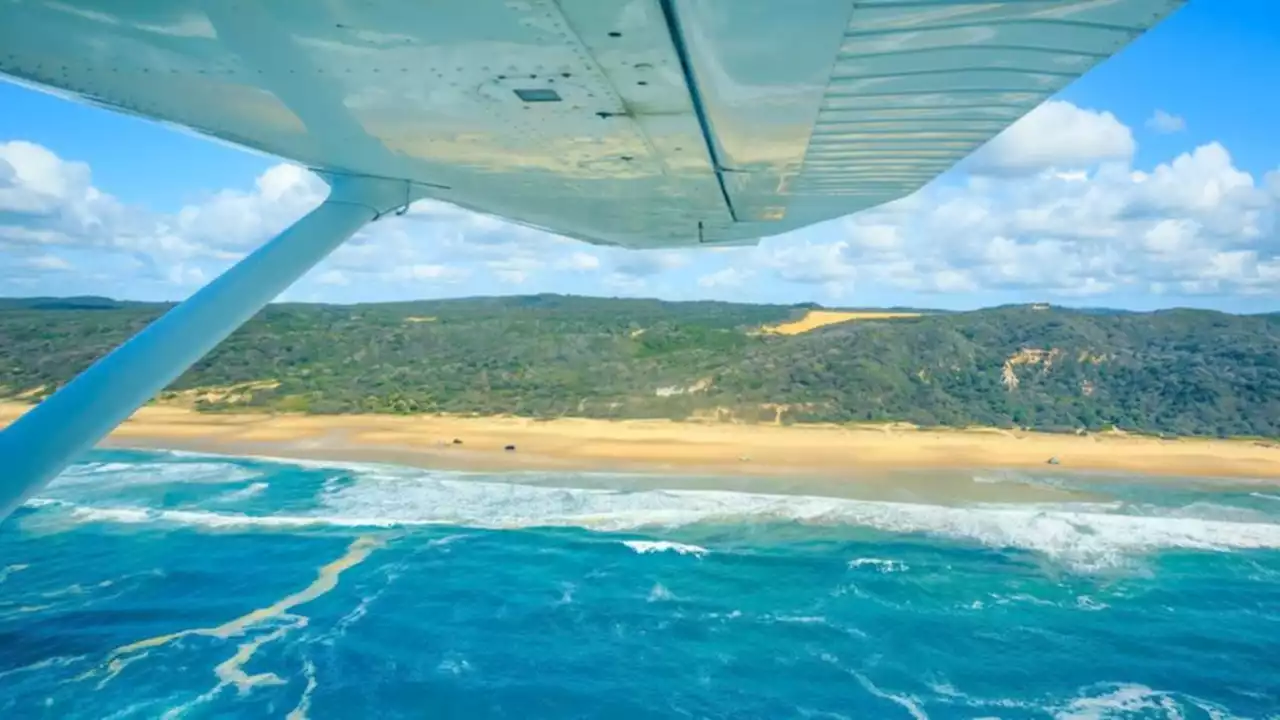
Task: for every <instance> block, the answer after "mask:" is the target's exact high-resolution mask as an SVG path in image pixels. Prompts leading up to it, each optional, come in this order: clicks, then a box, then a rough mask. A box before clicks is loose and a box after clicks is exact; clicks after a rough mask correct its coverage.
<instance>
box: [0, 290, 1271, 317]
mask: <svg viewBox="0 0 1280 720" xmlns="http://www.w3.org/2000/svg"><path fill="white" fill-rule="evenodd" d="M539 297H554V298H565V299H572V300H604V301H620V302H661V303H668V304H673V305H682V304H695V303H719V304H724V305H738V306H747V307H787V308H796V309H802V308H803V309H809V310H826V311H837V312H845V311H848V312H857V311H911V312H918V313H920V314H921V315H928V314H939V315H956V314H962V313H978V312H986V311H990V310H1002V309H1007V308H1033V309H1040V310H1057V311H1066V312H1076V313H1084V314H1098V313H1103V314H1107V313H1109V314H1128V315H1152V314H1156V313H1168V312H1205V313H1216V314H1219V315H1231V316H1237V317H1258V316H1267V315H1277V314H1280V310H1260V311H1253V312H1234V311H1231V310H1219V309H1217V308H1204V307H1191V306H1184V305H1171V306H1168V307H1159V308H1153V309H1150V310H1131V309H1128V308H1122V307H1111V306H1106V305H1079V306H1072V305H1060V304H1058V303H1053V302H1038V301H1026V302H1015V303H1002V304H999V305H983V306H980V307H973V308H967V309H962V310H953V309H949V308H941V307H929V306H924V305H851V304H840V305H831V304H823V303H820V302H816V301H807V300H806V301H800V302H793V303H786V302H773V303H771V302H744V301H737V300H721V299H715V298H707V299H693V300H669V299H667V298H661V297H645V296H617V295H614V296H609V295H583V294H577V293H564V292H534V293H517V294H506V295H460V296H456V297H436V298H407V299H403V300H372V301H368V300H356V301H347V302H343V301H334V300H280V299H276V300H273V301H271V302H270V303H268V304H267V307H271V306H280V305H315V306H327V307H355V306H358V305H409V304H414V303H438V302H466V301H468V300H519V299H528V298H539ZM39 300H46V301H54V302H58V301H61V302H67V301H81V302H88V301H106V302H110V303H118V304H121V305H124V304H137V305H174V304H177V303H179V302H181V298H179V299H172V300H133V299H128V298H116V297H109V296H105V295H0V304H3V303H6V302H24V301H25V302H32V301H39ZM2 309H4V308H3V307H0V310H2ZM32 309H52V308H32ZM58 309H76V310H89V309H92V308H87V307H86V308H58ZM105 309H113V308H105ZM894 319H899V318H894Z"/></svg>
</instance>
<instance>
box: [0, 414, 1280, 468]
mask: <svg viewBox="0 0 1280 720" xmlns="http://www.w3.org/2000/svg"><path fill="white" fill-rule="evenodd" d="M29 407H30V405H27V404H23V403H15V402H0V426H4V425H7V424H8V423H9V422H12V421H13V420H15V419H16V418H17V417H19V416H20V415H21V414H22V413H23V412H25V411H26V410H27V409H29ZM103 446H104V447H132V448H149V449H168V450H186V451H193V452H208V453H216V454H225V455H257V456H271V457H280V458H294V459H311V460H326V461H350V462H376V463H389V464H397V465H409V466H417V467H441V468H450V469H474V470H484V471H515V470H564V471H593V470H598V471H620V472H654V473H677V474H686V475H687V474H719V475H752V476H765V477H768V476H773V477H779V476H790V475H810V476H824V477H828V478H831V479H839V478H840V477H844V476H859V475H863V476H865V475H866V474H868V473H886V472H893V471H910V470H958V469H994V470H1014V471H1029V470H1040V471H1045V470H1049V469H1052V470H1054V471H1059V470H1060V471H1070V472H1073V473H1074V472H1109V473H1124V474H1136V475H1149V476H1165V477H1214V478H1230V479H1240V480H1245V479H1251V480H1257V481H1263V482H1267V483H1268V484H1280V446H1278V445H1277V444H1275V443H1268V442H1262V441H1250V440H1243V439H1241V440H1217V439H1202V438H1178V439H1162V438H1152V437H1145V436H1129V435H1124V434H1122V433H1101V434H1090V435H1057V434H1048V433H1035V432H1021V431H1007V430H999V429H985V428H974V429H934V428H929V429H917V428H914V427H911V426H907V425H902V424H890V425H878V426H871V425H862V426H834V425H792V426H777V425H739V424H729V423H698V422H679V421H667V420H591V419H579V418H562V419H554V420H534V419H528V418H517V417H449V416H427V415H423V416H393V415H290V414H266V413H200V412H196V411H195V410H192V409H190V408H184V407H173V406H164V405H153V406H148V407H144V408H142V409H141V410H139V411H138V412H137V413H136V414H135V415H134V416H133V417H132V418H130V419H129V420H128V421H126V422H125V423H124V424H122V425H121V426H120V427H119V428H117V429H116V431H115V432H113V433H112V434H111V436H110V437H109V438H108V439H107V441H105V442H104V443H103ZM508 446H512V447H514V450H507V449H506V448H507V447H508ZM1050 458H1056V459H1057V460H1058V463H1059V464H1050V463H1049V459H1050Z"/></svg>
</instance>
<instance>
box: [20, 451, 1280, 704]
mask: <svg viewBox="0 0 1280 720" xmlns="http://www.w3.org/2000/svg"><path fill="white" fill-rule="evenodd" d="M1050 470H1052V471H1054V472H1049V471H1050ZM1057 470H1058V469H1057V468H1046V472H1044V473H1009V472H1005V473H985V474H984V473H974V474H972V475H971V476H969V475H965V476H960V475H957V477H956V479H954V482H957V483H972V484H974V485H996V486H1008V488H1009V489H1010V491H1013V490H1015V489H1017V488H1019V487H1031V486H1036V487H1047V488H1051V489H1053V490H1054V491H1058V492H1063V493H1066V494H1067V496H1068V497H1071V498H1074V499H1070V500H1064V501H1059V502H1036V503H1028V502H987V501H983V502H973V501H951V502H946V503H941V504H939V503H936V502H935V503H930V502H928V500H929V498H926V497H920V498H914V499H910V501H902V500H895V501H886V500H877V499H859V498H851V497H822V496H820V495H817V494H804V493H797V492H794V491H793V492H789V494H768V493H764V492H757V491H755V490H754V489H753V490H752V491H743V490H740V489H725V488H726V487H727V486H726V485H725V484H719V485H718V484H717V483H716V481H715V479H710V478H702V479H688V478H671V477H667V478H663V477H658V476H639V475H616V476H614V475H605V474H599V473H595V474H575V473H559V474H556V473H546V472H541V473H528V472H526V473H475V472H453V471H437V470H423V469H412V468H400V467H392V466H378V465H357V464H343V463H329V462H299V461H285V460H270V459H250V458H231V457H223V456H213V455H196V454H183V453H173V452H153V451H147V452H144V451H127V450H110V451H102V450H100V451H95V452H94V453H93V454H92V455H91V456H90V457H89V458H87V459H86V460H85V461H84V462H81V463H79V464H77V465H75V466H73V467H72V468H70V469H69V470H68V471H67V472H66V473H65V474H63V475H62V476H61V477H60V478H59V479H58V480H57V481H55V483H54V484H52V485H51V486H50V487H48V488H47V489H46V490H45V491H43V492H42V493H41V494H40V496H39V497H38V498H36V499H34V500H33V501H31V502H29V503H28V504H27V505H26V506H25V507H23V508H22V509H20V510H19V511H18V513H17V514H15V515H14V516H13V517H11V518H10V519H9V520H8V521H7V522H6V523H4V524H3V525H2V526H0V717H4V718H94V719H95V720H97V719H101V718H157V717H191V718H260V717H261V718H268V717H269V718H291V719H295V720H296V719H298V718H307V717H310V718H372V717H379V718H421V717H432V718H806V719H819V718H821V719H832V720H834V719H838V718H850V719H854V718H908V719H915V720H919V719H921V718H1061V719H1067V718H1078V719H1083V718H1170V719H1173V718H1182V719H1190V718H1268V717H1269V718H1280V491H1277V490H1275V489H1274V488H1269V487H1267V486H1265V485H1262V484H1249V483H1246V482H1226V481H1193V480H1175V479H1168V480H1165V481H1161V482H1151V481H1141V480H1135V479H1129V478H1124V477H1108V476H1099V475H1094V476H1082V475H1081V476H1073V475H1070V474H1067V473H1064V472H1056V471H1057ZM672 488H681V489H672ZM691 488H692V489H691ZM988 489H989V488H988ZM997 489H998V488H997Z"/></svg>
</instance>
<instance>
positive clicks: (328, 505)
mask: <svg viewBox="0 0 1280 720" xmlns="http://www.w3.org/2000/svg"><path fill="white" fill-rule="evenodd" d="M156 465H157V466H159V467H163V468H164V469H163V470H161V471H160V473H161V475H162V477H164V478H166V479H167V480H169V481H172V482H190V480H189V479H188V477H196V478H204V479H205V480H204V481H206V482H211V481H215V480H213V476H216V473H219V472H229V473H232V475H231V476H232V477H236V478H238V481H243V480H244V479H245V477H244V475H243V473H245V472H248V471H245V470H243V469H242V468H236V467H235V466H233V465H223V464H206V463H171V464H167V466H166V465H165V464H163V463H158V464H156ZM215 466H216V467H215ZM131 467H133V471H126V469H125V468H124V467H116V466H112V467H100V468H97V470H96V472H98V473H106V474H121V475H128V476H131V477H136V475H131V472H133V473H136V472H138V466H131ZM144 467H145V465H144ZM236 470H240V474H236V472H235V471H236ZM147 472H151V469H150V468H148V469H147ZM350 472H351V473H352V474H351V475H350V476H349V477H348V478H347V479H346V480H344V481H343V482H341V483H328V484H326V485H325V486H324V487H323V489H321V490H320V491H319V493H318V496H317V497H316V499H315V502H316V506H315V508H314V509H313V510H307V511H301V512H295V513H293V514H287V515H283V514H274V515H248V514H238V513H228V512H215V511H209V510H205V509H202V508H200V509H171V510H156V509H151V508H145V507H102V506H98V505H96V504H95V505H92V506H91V505H84V504H80V505H77V504H75V503H68V502H63V503H60V505H61V506H62V507H56V506H55V507H53V508H50V509H51V510H52V511H55V512H67V511H69V512H70V515H71V516H72V517H73V518H75V519H76V520H78V521H81V522H114V523H132V524H141V523H151V522H167V523H180V524H188V525H196V526H202V527H206V528H212V529H224V530H240V529H250V528H257V529H262V530H277V531H279V530H283V531H289V530H297V529H303V528H308V527H316V526H339V527H353V528H360V527H364V528H380V527H381V528H387V527H395V526H405V525H436V524H448V525H459V526H470V527H481V528H495V529H501V528H526V527H539V526H544V527H582V528H587V529H590V530H597V531H636V530H657V529H662V528H677V527H682V526H688V525H692V524H697V523H730V522H731V523H742V522H756V523H760V522H800V523H806V524H812V525H829V526H839V525H847V526H858V527H865V528H871V529H875V530H879V531H884V532H893V533H921V534H927V535H931V536H937V537H945V538H949V539H954V540H960V541H966V542H973V543H979V544H982V545H985V546H989V547H994V548H1019V549H1023V550H1029V551H1034V552H1038V553H1042V554H1044V555H1045V556H1048V557H1049V558H1052V559H1054V560H1057V561H1060V562H1063V563H1066V564H1068V565H1070V566H1072V567H1075V568H1077V569H1081V570H1095V569H1102V568H1107V567H1113V566H1116V565H1119V564H1123V563H1125V562H1126V561H1127V558H1128V557H1129V556H1131V555H1134V554H1141V553H1147V552H1151V551H1155V550H1159V549H1163V548H1184V549H1192V550H1206V551H1229V550H1236V549H1251V548H1280V524H1275V523H1270V522H1238V521H1230V520H1222V519H1209V518H1203V517H1199V518H1197V517H1188V516H1186V514H1185V513H1183V512H1181V511H1179V510H1177V509H1172V508H1171V509H1169V512H1168V514H1166V515H1148V514H1144V515H1129V514H1123V513H1121V512H1112V511H1110V510H1111V509H1112V508H1113V507H1114V506H1112V505H1103V504H1096V505H1074V506H1072V505H1062V506H1055V505H1045V504H1038V505H1017V504H1007V505H997V504H983V505H981V506H970V507H954V506H939V505H926V504H916V503H902V502H882V501H866V500H852V499H844V498H830V497H817V496H801V495H773V494H762V493H744V492H730V491H717V490H660V489H652V490H641V491H617V490H602V489H587V488H572V487H548V486H545V485H541V484H539V485H530V484H524V483H512V482H495V481H493V480H492V479H490V480H479V479H470V478H471V477H474V476H468V475H461V474H456V473H442V472H430V471H423V470H417V469H412V468H396V467H390V466H362V467H359V468H358V469H357V467H356V466H350ZM250 477H252V476H250ZM485 477H488V478H493V476H492V475H490V476H485ZM40 502H41V501H40V500H37V501H36V502H35V503H32V505H33V506H35V505H38V504H39V503H40ZM45 502H47V501H45ZM1170 515H1178V516H1176V517H1175V516H1170ZM654 543H656V544H653V543H651V544H641V545H634V544H629V545H628V546H629V547H631V549H633V550H635V551H636V552H660V551H676V552H694V550H693V548H695V547H696V546H681V547H684V548H685V549H684V550H677V549H676V547H677V546H676V545H675V544H672V543H667V544H663V543H661V542H657V541H654ZM698 550H702V551H704V552H705V550H706V549H705V548H698ZM695 554H696V553H695Z"/></svg>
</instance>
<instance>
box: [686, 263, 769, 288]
mask: <svg viewBox="0 0 1280 720" xmlns="http://www.w3.org/2000/svg"><path fill="white" fill-rule="evenodd" d="M753 277H755V273H754V272H753V271H751V270H741V269H738V268H732V267H727V268H723V269H721V270H717V271H715V272H713V273H708V274H706V275H703V276H702V277H700V278H698V286H699V287H704V288H710V289H718V288H730V289H731V288H739V287H742V286H743V285H745V284H746V283H747V281H748V280H750V279H751V278H753Z"/></svg>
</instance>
